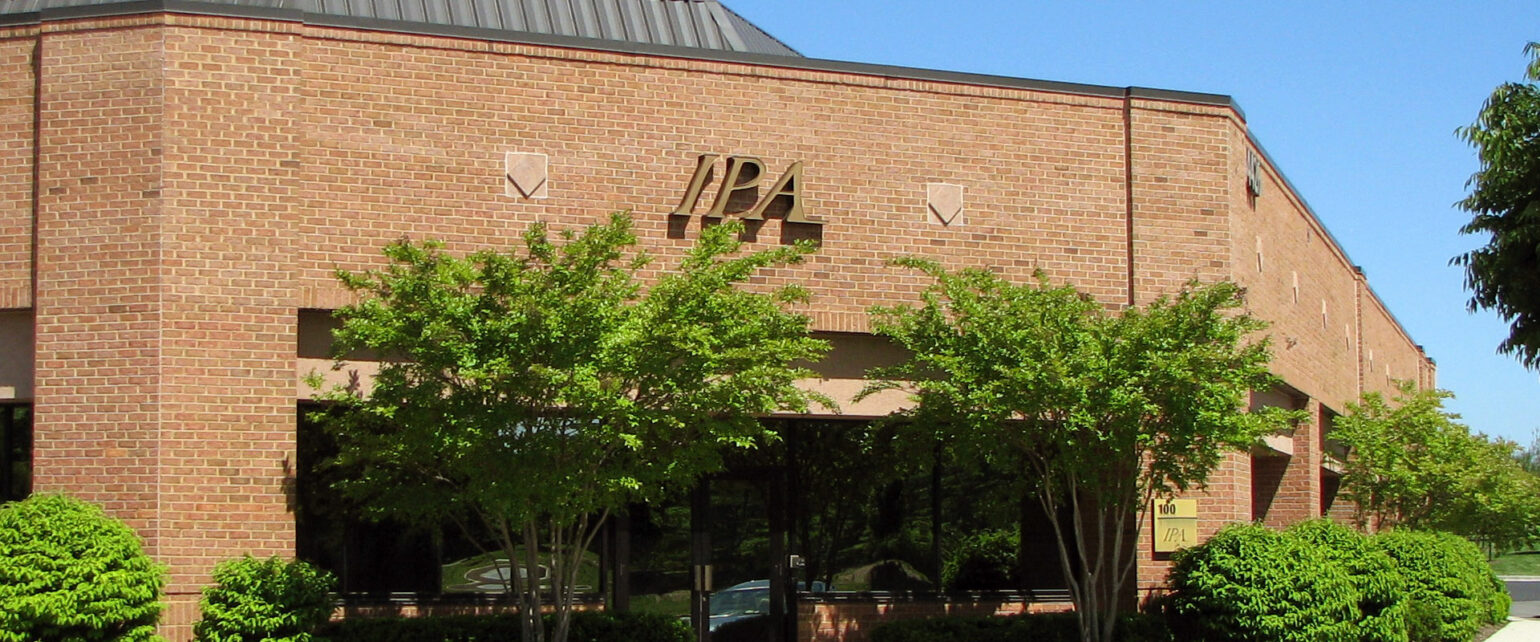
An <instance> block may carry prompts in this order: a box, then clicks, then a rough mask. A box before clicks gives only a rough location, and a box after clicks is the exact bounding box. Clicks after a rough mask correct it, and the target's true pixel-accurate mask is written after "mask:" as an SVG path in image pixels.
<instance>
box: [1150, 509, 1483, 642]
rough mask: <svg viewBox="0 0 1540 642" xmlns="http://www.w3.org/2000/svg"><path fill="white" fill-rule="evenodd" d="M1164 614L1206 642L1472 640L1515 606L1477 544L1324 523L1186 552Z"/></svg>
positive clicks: (1226, 539)
mask: <svg viewBox="0 0 1540 642" xmlns="http://www.w3.org/2000/svg"><path fill="white" fill-rule="evenodd" d="M1171 586H1172V589H1173V592H1172V594H1171V595H1170V596H1169V598H1168V599H1166V600H1165V610H1166V613H1167V615H1168V619H1169V621H1170V625H1171V628H1172V630H1173V631H1175V632H1176V635H1177V637H1178V638H1179V639H1182V640H1197V641H1203V640H1208V641H1213V642H1218V641H1231V640H1235V641H1252V640H1255V641H1258V642H1261V641H1273V640H1278V641H1283V642H1290V641H1294V640H1299V641H1305V640H1310V641H1320V642H1335V641H1338V640H1341V641H1344V642H1347V641H1355V642H1356V641H1365V642H1469V640H1471V639H1472V638H1473V637H1474V636H1475V635H1476V633H1477V632H1478V631H1479V630H1480V629H1481V627H1482V626H1483V625H1485V624H1488V623H1496V622H1501V621H1502V620H1503V619H1505V618H1506V617H1507V615H1508V606H1509V604H1510V600H1509V598H1508V595H1507V592H1506V590H1505V589H1504V587H1503V585H1502V582H1501V581H1499V580H1498V579H1497V576H1496V575H1495V574H1494V573H1493V572H1492V570H1491V568H1490V567H1489V566H1487V564H1486V560H1485V557H1484V556H1483V555H1482V554H1481V551H1480V550H1479V549H1477V548H1476V546H1475V545H1474V544H1471V543H1470V542H1469V541H1466V540H1465V539H1463V538H1461V537H1459V536H1456V535H1451V534H1447V533H1423V532H1409V531H1406V532H1403V531H1393V532H1388V533H1384V534H1381V535H1377V536H1374V537H1365V536H1363V535H1360V534H1358V533H1357V532H1355V531H1353V530H1351V529H1348V528H1347V527H1344V526H1340V525H1338V524H1334V523H1332V522H1329V521H1326V520H1315V521H1310V522H1304V523H1301V524H1298V525H1295V526H1294V527H1292V528H1290V529H1289V530H1288V531H1286V532H1283V533H1280V532H1277V531H1272V530H1269V529H1267V528H1265V527H1262V526H1257V525H1246V526H1230V527H1227V528H1225V529H1223V530H1221V531H1220V532H1219V533H1217V534H1216V535H1214V537H1213V538H1211V539H1209V541H1207V542H1204V543H1203V544H1201V545H1198V546H1195V547H1192V548H1190V549H1187V550H1185V551H1182V552H1181V553H1178V554H1177V556H1176V565H1175V567H1174V568H1173V569H1172V572H1171Z"/></svg>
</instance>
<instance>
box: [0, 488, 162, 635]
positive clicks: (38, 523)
mask: <svg viewBox="0 0 1540 642" xmlns="http://www.w3.org/2000/svg"><path fill="white" fill-rule="evenodd" d="M161 582H162V580H161V569H160V567H159V566H157V565H156V564H155V563H154V562H152V561H150V558H149V557H148V556H146V555H145V554H144V551H143V549H142V548H140V545H139V537H138V535H136V534H134V531H133V530H132V529H130V528H129V527H128V526H126V525H124V524H123V523H122V522H120V521H118V520H116V519H113V518H111V517H108V516H107V515H106V514H105V513H103V512H102V510H101V509H100V508H97V507H95V506H92V505H90V504H87V503H85V502H82V501H80V500H77V499H73V498H70V497H66V496H63V495H34V496H32V497H30V498H28V499H26V500H23V501H19V502H13V503H10V504H5V505H4V506H0V641H4V642H65V641H68V642H96V641H104V642H105V641H108V640H111V641H113V642H141V641H144V640H158V639H159V638H157V637H155V623H156V621H157V620H158V619H159V617H160V610H161V604H160V589H161Z"/></svg>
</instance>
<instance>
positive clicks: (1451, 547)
mask: <svg viewBox="0 0 1540 642" xmlns="http://www.w3.org/2000/svg"><path fill="white" fill-rule="evenodd" d="M1372 541H1373V544H1374V547H1375V548H1377V549H1379V550H1381V551H1384V552H1385V553H1386V554H1387V555H1389V556H1390V558H1391V559H1392V560H1394V561H1395V563H1396V568H1397V569H1398V570H1399V571H1400V572H1401V575H1402V577H1404V578H1405V579H1406V592H1407V596H1408V597H1409V598H1411V599H1413V600H1416V601H1419V602H1422V603H1424V604H1426V605H1427V607H1428V608H1429V609H1430V610H1432V611H1433V612H1435V613H1437V614H1438V637H1437V638H1435V639H1438V640H1442V641H1444V642H1467V641H1468V640H1470V639H1471V638H1472V637H1473V636H1475V635H1476V632H1477V631H1479V630H1480V629H1481V627H1482V625H1484V624H1487V623H1495V622H1501V621H1503V620H1504V619H1506V618H1507V617H1508V607H1509V605H1510V604H1511V600H1510V598H1509V597H1508V592H1507V590H1506V589H1505V588H1504V587H1503V584H1502V582H1501V581H1500V580H1498V579H1497V576H1496V575H1495V574H1494V573H1492V569H1491V567H1489V566H1487V564H1486V557H1485V556H1484V555H1482V554H1481V550H1480V549H1478V548H1476V545H1475V544H1472V543H1470V542H1469V541H1467V540H1466V539H1464V538H1462V537H1460V536H1458V535H1451V534H1449V533H1430V532H1418V531H1391V532H1388V533H1382V534H1380V535H1377V536H1375V537H1374V539H1373V540H1372Z"/></svg>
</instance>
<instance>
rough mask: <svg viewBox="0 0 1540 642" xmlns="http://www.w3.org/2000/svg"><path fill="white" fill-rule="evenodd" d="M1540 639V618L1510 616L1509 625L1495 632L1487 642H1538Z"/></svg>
mask: <svg viewBox="0 0 1540 642" xmlns="http://www.w3.org/2000/svg"><path fill="white" fill-rule="evenodd" d="M1536 641H1540V620H1529V619H1521V618H1512V617H1510V618H1508V626H1505V627H1503V628H1502V630H1500V631H1498V632H1496V633H1493V634H1492V637H1489V638H1487V639H1486V642H1536Z"/></svg>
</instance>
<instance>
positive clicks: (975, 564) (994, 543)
mask: <svg viewBox="0 0 1540 642" xmlns="http://www.w3.org/2000/svg"><path fill="white" fill-rule="evenodd" d="M1020 548H1021V538H1020V535H1018V534H1017V533H1016V532H1015V531H1004V530H1000V531H981V532H978V533H974V534H972V535H969V536H967V537H964V538H962V540H960V541H959V542H957V545H956V546H955V547H954V548H953V549H952V552H951V555H949V556H947V559H946V562H945V563H943V564H942V566H941V585H942V586H944V587H946V590H948V591H1008V590H1012V589H1015V588H1018V587H1019V586H1020V584H1021V582H1020V573H1019V572H1018V569H1017V564H1016V560H1017V557H1018V551H1019V549H1020Z"/></svg>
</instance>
